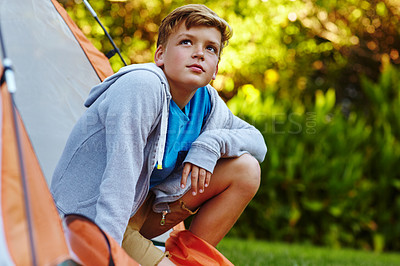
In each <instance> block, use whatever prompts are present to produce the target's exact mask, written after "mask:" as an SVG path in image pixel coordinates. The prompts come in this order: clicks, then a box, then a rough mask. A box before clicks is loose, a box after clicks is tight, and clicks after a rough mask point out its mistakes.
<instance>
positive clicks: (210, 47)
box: [207, 45, 218, 54]
mask: <svg viewBox="0 0 400 266" xmlns="http://www.w3.org/2000/svg"><path fill="white" fill-rule="evenodd" d="M207 50H209V51H210V52H213V53H215V54H216V53H217V52H218V49H217V48H216V47H214V46H212V45H210V46H207Z"/></svg>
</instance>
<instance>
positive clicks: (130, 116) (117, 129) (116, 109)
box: [95, 71, 162, 244]
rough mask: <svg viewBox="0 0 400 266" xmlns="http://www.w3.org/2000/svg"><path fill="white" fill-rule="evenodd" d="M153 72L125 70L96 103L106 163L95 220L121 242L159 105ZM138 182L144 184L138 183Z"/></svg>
mask: <svg viewBox="0 0 400 266" xmlns="http://www.w3.org/2000/svg"><path fill="white" fill-rule="evenodd" d="M159 86H161V84H160V82H159V81H158V80H157V79H156V77H155V76H154V74H152V73H150V72H146V71H142V72H141V73H140V78H138V75H137V74H136V75H135V74H130V73H129V74H125V75H123V76H122V77H120V78H119V79H118V80H117V81H116V82H115V83H114V84H113V85H112V86H111V87H110V88H109V89H108V90H107V92H106V93H107V96H106V98H105V99H104V100H103V102H101V103H100V104H99V114H100V117H101V119H102V123H103V124H104V125H105V129H106V145H107V165H106V168H105V171H104V173H103V176H102V182H101V185H100V196H99V198H98V201H97V205H96V218H95V222H96V223H97V224H98V225H99V226H100V227H101V228H102V229H103V230H105V231H106V232H107V233H109V234H110V235H111V236H112V237H113V238H114V239H115V240H116V241H117V242H118V243H120V244H121V242H122V238H123V234H124V232H125V229H126V226H127V223H128V220H129V218H130V215H131V212H132V207H133V206H135V204H138V202H134V201H135V197H137V193H140V192H141V191H142V190H144V189H146V187H145V186H146V184H147V183H142V184H141V183H138V182H142V181H141V180H139V176H140V173H141V171H142V168H143V167H144V166H143V164H144V161H145V160H144V148H145V145H146V142H147V138H148V136H149V134H150V131H151V130H152V128H153V125H154V123H155V121H156V119H157V116H158V115H159V113H160V112H159V110H161V106H162V101H161V100H160V99H162V97H161V96H160V94H161V93H162V89H160V88H159ZM138 184H139V185H140V184H141V185H142V186H143V187H138Z"/></svg>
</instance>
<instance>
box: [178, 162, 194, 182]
mask: <svg viewBox="0 0 400 266" xmlns="http://www.w3.org/2000/svg"><path fill="white" fill-rule="evenodd" d="M191 168H192V165H191V164H190V163H186V164H185V166H184V167H183V171H182V179H181V188H185V187H186V182H187V178H188V176H189V173H190V169H191Z"/></svg>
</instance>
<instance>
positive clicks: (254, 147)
mask: <svg viewBox="0 0 400 266" xmlns="http://www.w3.org/2000/svg"><path fill="white" fill-rule="evenodd" d="M210 92H211V93H210V94H211V97H214V101H213V104H215V106H214V108H215V110H213V111H212V113H211V114H210V118H209V119H210V121H209V122H208V123H207V124H206V125H205V129H204V131H203V132H202V133H201V134H200V136H199V137H198V138H197V139H196V141H194V142H193V143H192V146H191V148H190V150H189V153H188V155H187V156H186V159H185V161H184V163H186V162H187V163H191V164H194V165H197V166H198V167H200V168H203V169H205V170H207V171H208V172H210V173H212V172H213V170H214V167H215V165H216V163H217V161H218V159H219V158H221V157H225V158H227V157H237V156H240V155H242V154H244V153H249V154H251V155H252V156H253V157H255V158H256V159H257V160H258V161H259V162H262V161H263V160H264V157H265V154H266V152H267V147H266V144H265V141H264V138H263V136H262V134H261V133H260V132H259V131H258V130H257V129H256V128H255V127H254V126H252V125H250V124H248V123H247V122H245V121H243V120H241V119H240V118H238V117H236V116H235V115H233V114H232V112H231V111H230V110H229V108H228V107H227V106H226V104H225V103H224V102H223V100H222V99H221V98H220V97H219V96H218V94H217V93H216V92H215V93H213V91H212V90H211V91H210Z"/></svg>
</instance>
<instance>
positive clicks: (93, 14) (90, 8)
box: [83, 0, 127, 66]
mask: <svg viewBox="0 0 400 266" xmlns="http://www.w3.org/2000/svg"><path fill="white" fill-rule="evenodd" d="M83 3H84V4H85V6H86V8H87V9H88V10H89V12H90V14H92V16H93V17H94V19H95V20H96V21H97V23H99V25H100V27H101V28H102V29H103V31H104V33H105V34H106V36H107V38H108V40H109V41H110V43H111V45H112V46H113V47H114V50H111V51H110V52H109V53H108V54H110V56H108V54H107V57H108V58H111V57H112V56H113V55H114V54H115V53H118V55H119V57H120V58H121V60H122V63H124V65H125V66H126V65H127V64H126V62H125V60H124V58H123V57H122V55H121V52H120V51H119V49H118V47H117V46H116V45H115V43H114V41H113V39H112V38H111V36H110V34H109V33H108V32H107V30H106V28H105V27H104V26H103V24H102V23H101V21H100V19H99V18H98V17H97V14H96V12H95V11H94V9H93V8H92V6H91V5H90V4H89V2H88V1H87V0H83Z"/></svg>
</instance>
